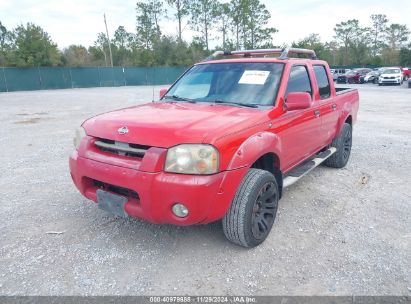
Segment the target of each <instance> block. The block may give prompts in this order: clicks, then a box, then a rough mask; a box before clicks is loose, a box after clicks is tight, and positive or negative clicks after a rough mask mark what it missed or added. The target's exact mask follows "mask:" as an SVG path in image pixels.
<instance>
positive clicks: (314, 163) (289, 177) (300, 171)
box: [283, 147, 337, 188]
mask: <svg viewBox="0 0 411 304" xmlns="http://www.w3.org/2000/svg"><path fill="white" fill-rule="evenodd" d="M336 151H337V149H336V148H334V147H331V148H329V149H327V150H325V151H323V152H320V153H318V154H317V155H316V156H315V158H312V159H310V160H307V161H305V162H303V163H302V164H301V165H298V166H297V167H295V168H294V169H292V170H291V171H290V172H288V173H287V174H286V177H285V178H284V180H283V188H286V187H288V186H291V185H292V184H294V183H295V182H297V181H298V180H299V179H300V178H302V177H303V176H304V175H306V174H307V173H308V172H310V171H311V170H313V169H314V168H315V167H318V166H319V165H320V164H321V163H322V162H324V161H325V160H326V159H327V158H329V157H330V156H331V155H333V154H334V153H335V152H336Z"/></svg>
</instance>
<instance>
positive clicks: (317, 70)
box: [314, 65, 331, 99]
mask: <svg viewBox="0 0 411 304" xmlns="http://www.w3.org/2000/svg"><path fill="white" fill-rule="evenodd" d="M314 74H315V78H316V79H317V83H318V89H319V91H320V98H321V99H326V98H328V97H330V95H331V90H330V82H329V81H328V77H327V72H326V71H325V67H324V66H323V65H315V66H314Z"/></svg>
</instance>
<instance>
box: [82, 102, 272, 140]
mask: <svg viewBox="0 0 411 304" xmlns="http://www.w3.org/2000/svg"><path fill="white" fill-rule="evenodd" d="M265 116H266V111H262V110H259V109H253V108H243V107H235V106H228V105H215V104H208V103H207V104H205V103H204V104H201V103H196V104H192V103H182V102H180V103H174V102H173V103H171V102H159V103H148V104H144V105H140V106H135V107H131V108H126V109H121V110H116V111H113V112H108V113H104V114H101V115H98V116H95V117H92V118H90V119H88V120H87V121H85V122H84V123H83V127H84V128H85V130H86V133H87V134H88V135H90V136H93V137H98V138H105V139H111V140H116V141H122V142H128V143H133V144H140V145H147V146H155V147H163V148H168V147H172V146H175V145H177V144H181V143H203V142H204V143H212V142H213V141H214V140H216V139H217V138H219V137H221V136H223V135H226V134H229V133H233V132H237V131H240V130H242V129H245V128H247V127H250V126H252V125H255V124H257V123H258V122H259V121H262V120H263V119H264V117H265ZM122 127H127V129H128V132H127V133H126V134H119V131H118V130H119V129H120V128H122ZM206 137H207V142H205V138H206Z"/></svg>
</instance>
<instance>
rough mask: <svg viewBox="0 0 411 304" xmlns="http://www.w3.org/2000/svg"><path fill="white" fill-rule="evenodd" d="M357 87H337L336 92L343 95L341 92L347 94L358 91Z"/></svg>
mask: <svg viewBox="0 0 411 304" xmlns="http://www.w3.org/2000/svg"><path fill="white" fill-rule="evenodd" d="M356 90H357V89H353V88H335V94H336V95H341V94H345V93H348V92H351V91H356Z"/></svg>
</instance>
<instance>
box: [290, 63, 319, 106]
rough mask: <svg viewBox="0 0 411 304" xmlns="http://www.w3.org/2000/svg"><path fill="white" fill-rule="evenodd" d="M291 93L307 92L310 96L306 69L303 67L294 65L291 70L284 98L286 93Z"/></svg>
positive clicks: (309, 84)
mask: <svg viewBox="0 0 411 304" xmlns="http://www.w3.org/2000/svg"><path fill="white" fill-rule="evenodd" d="M292 92H307V93H309V94H310V95H311V96H312V92H313V91H312V88H311V82H310V77H309V76H308V71H307V68H306V67H305V66H303V65H295V66H293V67H292V68H291V72H290V78H289V79H288V84H287V90H286V92H285V98H287V96H288V93H292Z"/></svg>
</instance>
